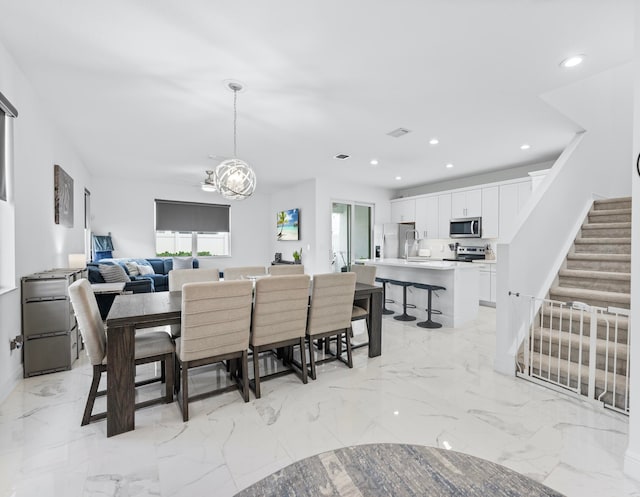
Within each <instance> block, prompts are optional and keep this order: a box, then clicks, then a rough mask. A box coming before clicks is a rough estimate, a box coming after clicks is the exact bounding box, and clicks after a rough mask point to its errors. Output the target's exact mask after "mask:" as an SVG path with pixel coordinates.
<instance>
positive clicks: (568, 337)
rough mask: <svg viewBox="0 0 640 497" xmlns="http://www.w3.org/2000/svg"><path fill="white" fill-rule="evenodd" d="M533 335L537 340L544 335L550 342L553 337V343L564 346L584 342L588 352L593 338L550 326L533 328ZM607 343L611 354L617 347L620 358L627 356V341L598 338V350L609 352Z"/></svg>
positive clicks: (583, 348) (585, 350) (547, 341)
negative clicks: (609, 340)
mask: <svg viewBox="0 0 640 497" xmlns="http://www.w3.org/2000/svg"><path fill="white" fill-rule="evenodd" d="M533 336H534V337H535V339H536V340H540V337H541V336H542V340H543V341H544V342H546V343H549V339H551V341H552V343H554V344H557V343H561V344H562V346H563V347H566V346H567V345H568V344H569V342H571V347H579V346H580V342H582V352H583V353H584V352H587V353H588V352H589V348H590V345H591V338H590V337H589V336H588V335H582V336H580V335H579V334H578V333H569V332H568V331H558V330H550V329H549V328H542V329H540V327H538V326H537V327H536V328H535V329H534V330H533ZM607 343H609V355H610V356H612V355H613V350H614V348H615V349H616V350H617V355H618V359H619V360H622V358H626V357H627V349H628V346H627V344H626V343H619V342H618V343H614V342H607V340H603V339H601V338H596V352H597V353H598V354H603V355H604V354H605V353H606V352H607Z"/></svg>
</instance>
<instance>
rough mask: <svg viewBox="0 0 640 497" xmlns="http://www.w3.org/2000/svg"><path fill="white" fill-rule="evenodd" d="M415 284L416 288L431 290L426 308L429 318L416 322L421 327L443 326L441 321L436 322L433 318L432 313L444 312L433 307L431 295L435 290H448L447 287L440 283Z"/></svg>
mask: <svg viewBox="0 0 640 497" xmlns="http://www.w3.org/2000/svg"><path fill="white" fill-rule="evenodd" d="M413 286H415V287H416V288H420V289H421V290H427V291H428V292H429V294H428V297H427V308H426V311H427V320H426V321H420V322H419V323H416V324H417V325H418V326H420V327H421V328H442V324H441V323H436V322H435V321H432V320H431V314H442V311H438V310H436V309H432V308H431V295H432V294H433V292H436V291H438V290H446V288H445V287H443V286H438V285H428V284H426V283H414V284H413Z"/></svg>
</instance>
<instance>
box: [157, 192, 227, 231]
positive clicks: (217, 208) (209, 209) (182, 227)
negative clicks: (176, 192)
mask: <svg viewBox="0 0 640 497" xmlns="http://www.w3.org/2000/svg"><path fill="white" fill-rule="evenodd" d="M155 203H156V231H187V232H190V231H196V232H198V233H218V232H227V233H228V232H229V207H230V206H229V205H224V204H204V203H199V202H178V201H173V200H159V199H156V201H155Z"/></svg>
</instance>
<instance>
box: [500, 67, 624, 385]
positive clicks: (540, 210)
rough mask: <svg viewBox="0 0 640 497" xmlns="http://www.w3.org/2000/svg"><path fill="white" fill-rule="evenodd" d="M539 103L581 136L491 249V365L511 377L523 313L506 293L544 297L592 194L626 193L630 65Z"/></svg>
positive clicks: (554, 94)
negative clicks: (494, 259)
mask: <svg viewBox="0 0 640 497" xmlns="http://www.w3.org/2000/svg"><path fill="white" fill-rule="evenodd" d="M544 99H545V100H546V101H547V102H549V103H550V104H551V105H552V106H554V107H555V108H557V109H558V110H560V111H561V112H563V113H564V114H565V115H567V117H569V118H570V119H573V120H574V121H575V122H577V123H578V124H579V125H580V126H582V127H583V128H584V129H585V130H586V132H585V133H584V134H583V135H582V136H580V137H577V138H576V139H575V140H574V142H572V144H571V145H570V147H574V150H566V151H565V152H563V154H562V155H561V157H560V158H559V159H558V161H556V164H555V165H554V166H553V168H552V169H551V171H550V172H549V174H547V176H546V177H545V179H544V180H543V181H542V183H541V184H540V186H539V187H538V188H537V190H536V191H535V192H533V194H532V195H531V198H530V199H529V202H528V204H527V205H525V207H524V208H523V210H522V212H521V213H520V214H519V223H521V224H520V227H519V229H518V230H517V231H516V233H515V234H514V235H513V237H512V239H511V240H501V243H499V244H498V254H497V260H498V262H497V264H498V266H497V268H496V277H497V282H496V287H497V302H496V307H497V316H496V321H497V322H496V328H497V329H496V358H495V368H496V370H498V371H500V372H503V373H505V374H511V375H512V374H514V365H515V354H516V347H517V345H518V344H519V336H518V335H519V334H521V333H522V332H523V329H522V328H521V325H522V324H523V319H524V318H525V317H526V315H527V313H526V312H524V314H523V315H522V316H521V315H520V313H521V312H522V310H523V308H522V306H521V303H522V302H518V301H517V300H516V299H515V298H514V297H509V296H508V292H509V291H514V292H520V293H522V294H525V295H532V296H535V297H544V296H545V294H546V292H547V290H548V288H549V285H550V284H551V281H552V279H553V277H554V276H555V274H556V273H557V271H558V269H559V267H560V264H561V263H562V260H563V259H564V257H565V255H566V253H567V250H568V249H569V248H570V246H571V243H572V241H573V239H574V237H575V235H576V233H577V230H578V229H579V226H580V224H581V223H582V221H583V220H584V216H585V214H586V212H587V210H588V208H589V205H590V204H591V203H592V201H593V199H594V196H602V197H622V196H628V195H630V194H631V190H630V181H629V174H630V170H631V168H630V158H631V126H632V121H631V101H632V71H631V66H630V65H626V66H621V67H618V68H614V69H611V70H608V71H605V72H603V73H601V74H598V75H595V76H593V77H591V78H588V79H586V80H583V81H579V82H577V83H575V84H572V85H570V86H567V87H564V88H561V89H559V90H556V91H553V92H551V93H549V94H547V95H545V96H544ZM502 242H504V243H502ZM520 300H522V299H520Z"/></svg>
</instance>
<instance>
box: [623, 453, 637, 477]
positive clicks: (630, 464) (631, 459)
mask: <svg viewBox="0 0 640 497" xmlns="http://www.w3.org/2000/svg"><path fill="white" fill-rule="evenodd" d="M624 474H625V475H627V476H628V477H629V478H633V479H634V480H639V481H640V454H638V453H637V452H633V451H631V450H629V449H627V451H626V452H625V453H624Z"/></svg>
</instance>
